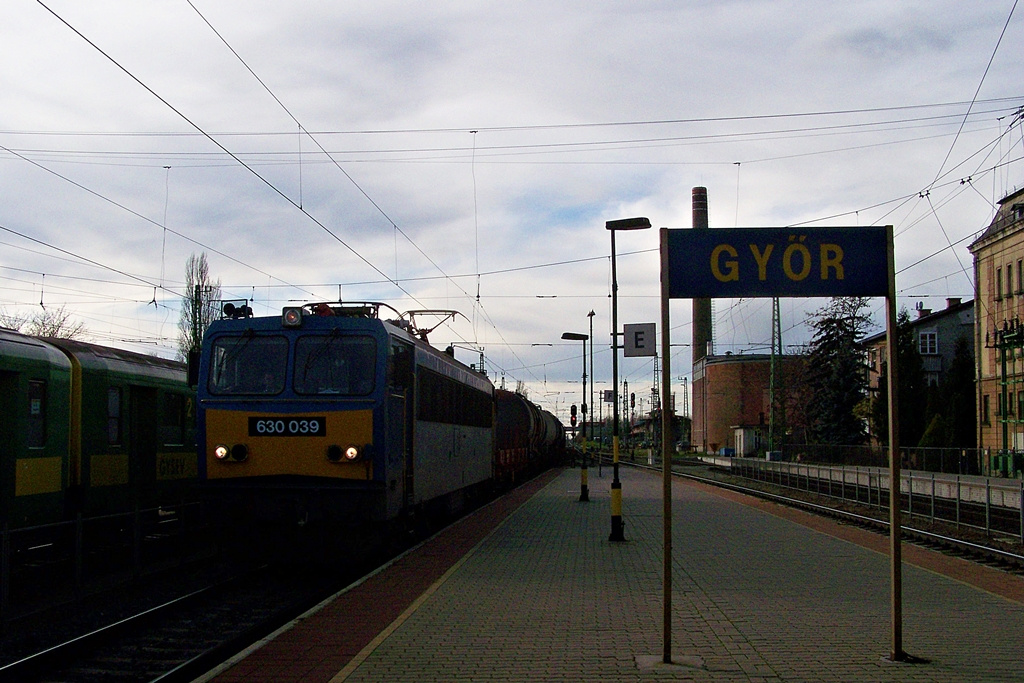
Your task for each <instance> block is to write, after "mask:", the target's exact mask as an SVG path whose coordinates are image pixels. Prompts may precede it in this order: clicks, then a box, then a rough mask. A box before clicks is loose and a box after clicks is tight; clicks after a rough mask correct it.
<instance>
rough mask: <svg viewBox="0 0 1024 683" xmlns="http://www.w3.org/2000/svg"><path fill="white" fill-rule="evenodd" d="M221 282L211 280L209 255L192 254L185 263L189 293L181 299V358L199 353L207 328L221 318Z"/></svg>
mask: <svg viewBox="0 0 1024 683" xmlns="http://www.w3.org/2000/svg"><path fill="white" fill-rule="evenodd" d="M219 301H220V279H218V280H217V281H216V282H214V281H213V280H211V279H210V264H209V262H208V261H207V260H206V252H203V253H202V254H200V255H199V256H196V255H195V254H192V255H191V256H189V257H188V260H187V261H186V262H185V293H184V295H183V296H182V297H181V316H180V317H179V318H178V359H179V360H187V359H188V355H189V352H192V351H195V352H198V351H199V347H200V346H201V345H202V343H203V334H204V333H205V332H206V328H207V327H209V326H210V323H212V322H213V321H214V320H216V319H217V316H218V314H219V309H218V306H217V303H218V302H219Z"/></svg>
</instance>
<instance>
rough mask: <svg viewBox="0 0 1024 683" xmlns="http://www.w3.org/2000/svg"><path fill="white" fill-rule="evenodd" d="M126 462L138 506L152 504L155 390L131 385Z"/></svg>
mask: <svg viewBox="0 0 1024 683" xmlns="http://www.w3.org/2000/svg"><path fill="white" fill-rule="evenodd" d="M129 392H130V393H129V397H128V401H129V403H128V410H129V411H130V415H129V417H128V429H129V430H130V431H129V435H128V439H129V441H128V463H129V466H128V467H129V472H130V473H131V474H130V477H129V481H130V482H131V486H132V489H133V490H134V491H135V492H136V496H138V498H137V500H138V503H139V505H140V506H141V507H149V506H151V505H155V504H156V501H155V500H153V499H152V498H153V495H154V491H155V489H156V451H157V441H158V438H157V432H158V429H157V427H158V425H159V422H158V421H157V403H156V401H157V390H156V389H153V388H150V387H139V386H133V387H131V388H130V389H129Z"/></svg>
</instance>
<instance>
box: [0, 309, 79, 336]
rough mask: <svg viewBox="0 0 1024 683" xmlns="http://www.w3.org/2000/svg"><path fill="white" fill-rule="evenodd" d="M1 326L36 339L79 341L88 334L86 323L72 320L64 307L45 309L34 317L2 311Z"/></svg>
mask: <svg viewBox="0 0 1024 683" xmlns="http://www.w3.org/2000/svg"><path fill="white" fill-rule="evenodd" d="M0 326H3V327H7V328H9V329H12V330H15V331H17V332H24V333H25V334H30V335H32V336H34V337H57V338H61V339H78V338H80V337H81V336H83V335H84V334H85V332H86V329H85V323H83V322H81V321H79V322H75V321H73V320H72V319H71V312H70V311H68V310H67V309H66V308H65V307H64V306H61V307H60V308H44V309H42V310H40V311H38V312H36V313H34V314H32V315H22V314H12V313H8V312H7V311H0Z"/></svg>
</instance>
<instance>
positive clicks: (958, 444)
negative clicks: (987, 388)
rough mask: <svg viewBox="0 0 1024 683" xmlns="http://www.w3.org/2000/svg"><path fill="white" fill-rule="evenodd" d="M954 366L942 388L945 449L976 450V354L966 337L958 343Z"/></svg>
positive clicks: (944, 380) (941, 406) (946, 374)
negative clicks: (945, 426) (946, 437)
mask: <svg viewBox="0 0 1024 683" xmlns="http://www.w3.org/2000/svg"><path fill="white" fill-rule="evenodd" d="M955 349H956V351H955V353H954V355H953V362H951V363H950V364H949V369H948V370H947V371H946V373H945V375H944V376H943V379H942V382H941V383H940V384H939V391H938V395H939V404H940V409H939V410H940V411H941V413H942V414H943V415H945V416H946V423H947V425H948V428H949V432H948V443H946V444H944V445H946V446H952V447H955V448H974V447H975V446H976V445H977V442H976V439H977V436H976V431H975V430H976V423H975V420H976V419H977V412H976V405H977V401H976V399H975V392H974V354H973V353H971V342H970V341H969V340H968V339H967V338H966V337H960V338H958V339H957V340H956V347H955Z"/></svg>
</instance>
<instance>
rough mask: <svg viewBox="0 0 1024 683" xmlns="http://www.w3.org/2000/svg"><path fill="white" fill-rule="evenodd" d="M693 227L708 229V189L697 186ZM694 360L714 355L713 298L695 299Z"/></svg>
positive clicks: (693, 194) (693, 192)
mask: <svg viewBox="0 0 1024 683" xmlns="http://www.w3.org/2000/svg"><path fill="white" fill-rule="evenodd" d="M692 203H693V229H694V230H707V229H708V189H707V188H706V187H695V188H693V191H692ZM692 310H693V328H692V329H693V347H692V348H693V362H694V363H696V362H697V361H699V360H700V359H702V358H704V357H705V356H708V355H712V354H713V353H714V350H713V349H712V348H711V299H694V300H693V309H692Z"/></svg>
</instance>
